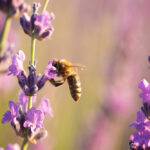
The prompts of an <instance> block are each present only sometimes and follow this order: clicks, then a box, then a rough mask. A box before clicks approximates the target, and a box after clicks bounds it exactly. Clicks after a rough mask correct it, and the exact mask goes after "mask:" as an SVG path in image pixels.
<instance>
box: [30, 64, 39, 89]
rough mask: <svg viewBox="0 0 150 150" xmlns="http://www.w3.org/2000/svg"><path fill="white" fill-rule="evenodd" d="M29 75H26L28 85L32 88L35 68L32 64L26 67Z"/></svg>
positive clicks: (34, 81)
mask: <svg viewBox="0 0 150 150" xmlns="http://www.w3.org/2000/svg"><path fill="white" fill-rule="evenodd" d="M28 69H29V76H28V87H29V88H30V87H31V88H32V87H33V86H34V85H35V84H36V79H37V78H36V69H35V67H34V66H33V65H31V66H29V67H28Z"/></svg>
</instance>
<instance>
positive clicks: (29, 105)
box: [28, 96, 32, 110]
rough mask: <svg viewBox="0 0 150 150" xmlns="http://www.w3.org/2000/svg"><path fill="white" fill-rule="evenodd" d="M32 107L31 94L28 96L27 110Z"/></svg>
mask: <svg viewBox="0 0 150 150" xmlns="http://www.w3.org/2000/svg"><path fill="white" fill-rule="evenodd" d="M31 107H32V96H29V101H28V110H29V109H30V108H31Z"/></svg>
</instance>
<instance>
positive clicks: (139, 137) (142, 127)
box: [129, 79, 150, 150]
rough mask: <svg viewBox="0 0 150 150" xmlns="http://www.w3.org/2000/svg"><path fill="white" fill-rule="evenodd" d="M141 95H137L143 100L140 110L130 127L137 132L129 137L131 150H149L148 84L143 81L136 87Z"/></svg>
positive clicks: (149, 101) (149, 91) (149, 103)
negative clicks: (140, 91)
mask: <svg viewBox="0 0 150 150" xmlns="http://www.w3.org/2000/svg"><path fill="white" fill-rule="evenodd" d="M138 87H139V88H140V89H141V90H142V93H141V94H140V95H139V96H140V97H141V98H142V100H143V106H142V107H141V110H140V111H138V112H137V120H136V121H135V122H132V123H131V124H130V126H135V128H136V129H137V132H135V133H133V134H132V135H131V136H130V142H129V145H130V149H131V150H140V149H141V150H148V149H150V84H149V83H148V82H147V81H146V80H145V79H144V80H142V81H141V82H140V83H139V86H138Z"/></svg>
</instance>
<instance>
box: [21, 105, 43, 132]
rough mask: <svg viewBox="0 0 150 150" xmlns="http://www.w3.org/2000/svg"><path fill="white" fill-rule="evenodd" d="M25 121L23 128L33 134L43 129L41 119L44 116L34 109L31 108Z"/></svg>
mask: <svg viewBox="0 0 150 150" xmlns="http://www.w3.org/2000/svg"><path fill="white" fill-rule="evenodd" d="M26 117H27V120H26V121H25V123H24V127H25V128H30V129H31V131H32V132H35V131H36V130H37V129H38V128H43V127H44V126H43V119H44V114H43V113H42V112H41V111H40V110H37V109H36V108H34V107H32V108H31V109H30V110H29V111H28V112H27V115H26Z"/></svg>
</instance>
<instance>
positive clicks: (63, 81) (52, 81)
mask: <svg viewBox="0 0 150 150" xmlns="http://www.w3.org/2000/svg"><path fill="white" fill-rule="evenodd" d="M49 81H50V83H51V84H53V85H54V86H56V87H57V86H60V85H62V84H64V83H65V79H63V80H58V81H56V80H54V79H51V80H49Z"/></svg>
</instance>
